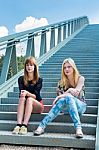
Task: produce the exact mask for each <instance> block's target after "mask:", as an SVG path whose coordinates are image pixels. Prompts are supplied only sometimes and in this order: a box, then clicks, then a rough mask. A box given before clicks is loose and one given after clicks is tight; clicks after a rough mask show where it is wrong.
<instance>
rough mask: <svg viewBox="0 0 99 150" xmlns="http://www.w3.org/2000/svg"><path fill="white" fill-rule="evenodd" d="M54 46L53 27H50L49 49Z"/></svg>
mask: <svg viewBox="0 0 99 150" xmlns="http://www.w3.org/2000/svg"><path fill="white" fill-rule="evenodd" d="M54 46H55V28H54V27H51V37H50V49H52V48H53V47H54Z"/></svg>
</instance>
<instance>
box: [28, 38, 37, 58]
mask: <svg viewBox="0 0 99 150" xmlns="http://www.w3.org/2000/svg"><path fill="white" fill-rule="evenodd" d="M34 47H35V46H34V35H29V36H28V41H27V49H26V57H29V56H34V57H35V48H34Z"/></svg>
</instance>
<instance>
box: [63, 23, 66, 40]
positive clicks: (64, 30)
mask: <svg viewBox="0 0 99 150" xmlns="http://www.w3.org/2000/svg"><path fill="white" fill-rule="evenodd" d="M64 39H66V24H64V26H63V40H64Z"/></svg>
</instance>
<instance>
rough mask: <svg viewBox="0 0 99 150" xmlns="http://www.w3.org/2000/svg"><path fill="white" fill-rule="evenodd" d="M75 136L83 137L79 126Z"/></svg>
mask: <svg viewBox="0 0 99 150" xmlns="http://www.w3.org/2000/svg"><path fill="white" fill-rule="evenodd" d="M76 138H83V132H82V129H80V128H78V129H76Z"/></svg>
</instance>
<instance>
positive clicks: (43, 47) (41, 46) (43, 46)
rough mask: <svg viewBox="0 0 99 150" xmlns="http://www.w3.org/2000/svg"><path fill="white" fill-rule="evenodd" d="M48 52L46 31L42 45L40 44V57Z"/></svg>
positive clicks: (42, 36) (42, 38) (42, 35)
mask: <svg viewBox="0 0 99 150" xmlns="http://www.w3.org/2000/svg"><path fill="white" fill-rule="evenodd" d="M46 51H47V48H46V31H42V34H41V44H40V56H42V55H43V54H45V53H46Z"/></svg>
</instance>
